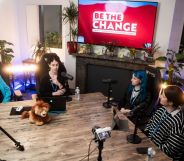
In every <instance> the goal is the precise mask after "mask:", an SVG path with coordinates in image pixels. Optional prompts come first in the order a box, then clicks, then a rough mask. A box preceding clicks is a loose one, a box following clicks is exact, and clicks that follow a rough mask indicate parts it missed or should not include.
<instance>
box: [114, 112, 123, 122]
mask: <svg viewBox="0 0 184 161" xmlns="http://www.w3.org/2000/svg"><path fill="white" fill-rule="evenodd" d="M117 118H119V119H120V120H123V119H126V116H125V115H124V114H123V113H122V112H121V111H119V110H116V114H115V116H114V119H117Z"/></svg>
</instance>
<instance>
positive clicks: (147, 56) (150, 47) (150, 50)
mask: <svg viewBox="0 0 184 161" xmlns="http://www.w3.org/2000/svg"><path fill="white" fill-rule="evenodd" d="M143 46H144V49H143V50H144V51H145V52H143V53H144V60H145V61H153V56H154V54H155V53H156V52H157V51H158V50H159V49H160V46H159V45H158V43H156V44H150V43H145V44H143Z"/></svg>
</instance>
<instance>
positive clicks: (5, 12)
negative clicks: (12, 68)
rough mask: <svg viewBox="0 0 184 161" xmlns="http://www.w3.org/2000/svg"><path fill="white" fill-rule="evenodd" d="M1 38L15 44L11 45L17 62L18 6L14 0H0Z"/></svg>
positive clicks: (18, 54)
mask: <svg viewBox="0 0 184 161" xmlns="http://www.w3.org/2000/svg"><path fill="white" fill-rule="evenodd" d="M0 40H6V41H8V42H11V43H13V44H14V46H9V47H11V48H12V49H13V50H14V52H15V54H14V55H16V59H14V62H16V61H15V60H19V59H20V49H19V34H18V24H17V7H16V2H15V1H14V0H0ZM7 47H8V46H7Z"/></svg>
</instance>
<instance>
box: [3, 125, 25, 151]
mask: <svg viewBox="0 0 184 161" xmlns="http://www.w3.org/2000/svg"><path fill="white" fill-rule="evenodd" d="M0 130H1V131H2V132H3V133H4V134H6V136H8V137H9V138H10V139H11V140H12V141H13V142H14V143H15V146H16V148H17V149H18V150H20V151H24V146H23V145H21V144H20V142H18V141H16V140H15V139H14V138H13V137H12V136H11V135H10V134H8V133H7V132H6V131H5V130H4V129H3V128H2V127H1V126H0Z"/></svg>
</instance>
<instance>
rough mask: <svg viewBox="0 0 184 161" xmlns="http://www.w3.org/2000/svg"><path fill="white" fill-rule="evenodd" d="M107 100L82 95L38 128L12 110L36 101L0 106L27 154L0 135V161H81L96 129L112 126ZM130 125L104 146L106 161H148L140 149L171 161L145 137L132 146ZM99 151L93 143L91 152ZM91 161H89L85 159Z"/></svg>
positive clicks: (3, 121)
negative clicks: (147, 148) (62, 112)
mask: <svg viewBox="0 0 184 161" xmlns="http://www.w3.org/2000/svg"><path fill="white" fill-rule="evenodd" d="M104 101H105V97H104V96H103V95H102V94H101V93H91V94H84V95H81V100H80V101H76V100H73V101H72V102H68V103H67V112H66V113H64V114H58V115H52V117H53V120H52V122H50V123H49V124H46V125H43V126H36V125H35V124H30V123H29V121H28V119H24V120H21V119H20V116H18V115H14V116H10V115H9V113H10V109H11V107H12V106H18V105H23V106H26V105H32V104H34V101H32V100H29V101H20V102H10V103H7V104H0V126H2V127H3V128H4V129H5V130H6V131H7V132H9V133H10V134H11V135H12V136H13V137H14V138H15V139H16V140H18V141H20V142H21V144H22V145H24V147H25V151H23V152H21V151H18V150H16V148H15V146H14V144H13V142H12V141H11V140H10V139H9V138H8V137H7V136H6V135H4V134H3V133H2V132H1V131H0V159H4V160H7V161H79V160H81V159H82V158H83V157H84V156H86V155H87V152H88V146H89V143H90V140H91V139H92V138H93V134H92V132H91V129H92V127H94V126H95V125H98V126H100V127H106V126H110V125H111V121H112V112H111V109H105V108H103V107H102V103H103V102H104ZM133 129H134V127H133V125H132V123H131V122H130V125H129V131H128V132H124V131H112V133H111V138H108V139H106V141H105V142H104V149H103V151H102V159H103V161H144V160H146V157H147V156H146V155H144V154H137V152H136V147H144V146H148V147H153V148H154V149H155V151H156V155H155V157H154V161H167V160H170V159H169V158H168V157H167V156H166V155H165V154H164V153H163V152H161V151H160V150H159V149H158V148H157V147H156V146H155V145H154V144H153V143H152V142H151V141H150V140H149V139H148V138H147V137H146V136H145V135H144V134H143V133H141V132H140V131H139V132H138V134H139V136H140V137H141V138H142V142H141V143H140V144H137V145H136V144H131V143H128V142H127V140H126V137H127V135H128V134H130V133H133ZM96 147H97V144H96V143H95V142H94V141H93V142H92V145H91V150H93V149H94V148H96ZM97 156H98V149H96V150H95V151H94V153H92V155H90V161H96V160H97ZM85 160H87V158H86V159H85Z"/></svg>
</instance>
